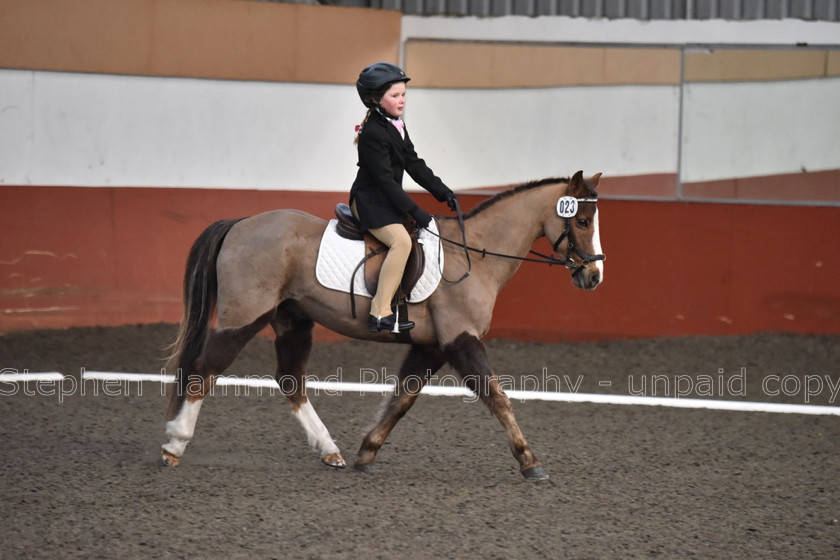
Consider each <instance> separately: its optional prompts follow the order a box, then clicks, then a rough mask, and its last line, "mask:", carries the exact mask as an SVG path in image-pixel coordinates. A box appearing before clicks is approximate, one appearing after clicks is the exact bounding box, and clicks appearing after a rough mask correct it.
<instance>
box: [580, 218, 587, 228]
mask: <svg viewBox="0 0 840 560" xmlns="http://www.w3.org/2000/svg"><path fill="white" fill-rule="evenodd" d="M577 225H578V227H582V228H588V227H589V220H587V219H585V218H579V219H578V220H577Z"/></svg>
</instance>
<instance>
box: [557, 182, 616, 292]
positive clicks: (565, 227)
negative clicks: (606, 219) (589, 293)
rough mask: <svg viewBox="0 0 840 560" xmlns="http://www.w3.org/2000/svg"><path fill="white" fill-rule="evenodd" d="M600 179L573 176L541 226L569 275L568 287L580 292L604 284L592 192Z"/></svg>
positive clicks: (596, 196)
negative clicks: (569, 285) (572, 285)
mask: <svg viewBox="0 0 840 560" xmlns="http://www.w3.org/2000/svg"><path fill="white" fill-rule="evenodd" d="M600 178H601V174H600V173H596V174H595V175H593V176H592V177H591V178H590V179H584V178H583V171H578V172H577V173H575V175H574V176H573V177H572V178H571V179H570V180H569V184H568V188H567V189H566V192H565V194H564V195H563V196H561V197H560V199H559V200H558V201H557V207H556V211H555V212H553V213H552V214H551V216H550V217H549V218H548V219H547V221H546V222H545V224H544V226H543V227H544V231H545V235H546V237H547V238H548V240H549V241H550V242H551V243H552V244H553V247H554V252H555V253H557V254H558V255H560V257H561V259H564V260H565V265H566V267H567V268H568V269H569V270H570V271H571V272H572V283H573V284H574V285H575V286H577V287H578V288H581V289H583V290H594V289H595V288H596V287H597V286H598V284H600V283H601V282H603V281H604V262H603V261H604V255H603V254H602V253H601V236H600V234H599V231H598V205H597V199H598V193H597V192H596V190H595V189H596V188H597V187H598V180H599V179H600Z"/></svg>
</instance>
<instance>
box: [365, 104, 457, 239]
mask: <svg viewBox="0 0 840 560" xmlns="http://www.w3.org/2000/svg"><path fill="white" fill-rule="evenodd" d="M404 132H405V139H404V140H403V138H402V136H400V133H399V131H398V130H397V128H396V127H395V126H394V125H393V124H391V122H389V120H388V119H387V117H385V116H384V115H382V114H381V113H379V111H376V110H373V111H371V113H370V118H368V121H367V122H366V123H365V125H364V127H363V128H362V132H361V134H360V135H359V145H358V149H359V163H358V166H359V171H358V173H357V174H356V180H355V181H354V182H353V187H352V188H351V189H350V203H351V204H352V203H353V202H354V201H355V202H356V210H357V212H358V213H359V219H360V221H361V224H362V227H363V228H365V229H374V228H380V227H383V226H386V225H389V224H401V223H403V222H404V221H405V218H406V215H407V214H408V213H409V212H410V211H411V210H412V209H413V208H414V207H415V206H417V203H415V202H414V201H413V200H412V199H411V197H409V196H408V194H406V192H405V191H404V190H403V187H402V178H403V172H406V171H407V172H408V174H409V175H410V176H411V178H412V179H414V181H415V182H416V183H417V184H418V185H420V186H421V187H423V188H424V189H426V190H427V191H429V192H430V193H432V194H433V195H434V197H435V198H436V199H438V200H439V201H443V200H445V198H446V195H447V194H448V193H449V192H450V190H449V188H448V187H447V186H446V185H444V184H443V181H441V180H440V178H438V177H437V176H436V175H435V174H434V173H433V172H432V170H431V169H429V167H428V166H427V165H426V162H425V161H423V160H422V159H420V158H419V157H418V156H417V152H416V151H415V150H414V144H412V143H411V138H409V136H408V128H405V129H404Z"/></svg>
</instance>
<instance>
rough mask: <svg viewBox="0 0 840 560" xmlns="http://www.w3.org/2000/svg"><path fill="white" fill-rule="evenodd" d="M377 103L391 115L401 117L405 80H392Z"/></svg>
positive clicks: (403, 106) (403, 105)
mask: <svg viewBox="0 0 840 560" xmlns="http://www.w3.org/2000/svg"><path fill="white" fill-rule="evenodd" d="M379 105H380V106H381V107H382V109H383V110H384V111H385V112H386V113H388V114H389V115H391V116H392V117H401V116H402V114H403V110H404V109H405V82H394V83H393V84H392V85H391V87H390V88H388V91H386V92H385V95H383V96H382V101H380V102H379Z"/></svg>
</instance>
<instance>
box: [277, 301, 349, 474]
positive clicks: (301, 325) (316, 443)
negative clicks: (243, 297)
mask: <svg viewBox="0 0 840 560" xmlns="http://www.w3.org/2000/svg"><path fill="white" fill-rule="evenodd" d="M313 326H314V324H313V323H312V321H311V320H310V319H309V318H308V317H306V316H305V315H304V314H303V313H302V312H300V311H299V310H297V309H296V308H295V306H294V305H293V304H287V305H283V306H281V307H280V309H279V310H278V314H277V317H276V319H275V320H274V321H272V327H273V328H274V332H275V333H276V334H277V338H275V340H274V349H275V351H276V353H277V373H276V379H277V384H278V385H280V390H281V391H282V393H283V395H285V396H286V399H287V400H288V401H289V404H291V406H292V414H293V415H294V416H295V418H297V419H298V421H299V422H300V424H301V426H303V429H304V431H305V432H306V438H307V440H308V442H309V445H310V446H312V448H313V449H315V450H316V451H318V452H320V454H321V462H322V463H324V464H325V465H327V466H330V467H336V468H340V469H343V468H344V466H345V463H344V458H343V457H342V456H341V452H340V451H339V449H338V446H337V445H336V444H335V442H334V441H333V439H332V437H330V433H329V431H328V430H327V428H326V426H324V423H323V422H321V419H320V418H319V417H318V413H316V412H315V408H314V407H313V406H312V403H311V402H309V399H308V398H307V396H306V362H307V361H308V360H309V353H310V351H311V349H312V327H313Z"/></svg>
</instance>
